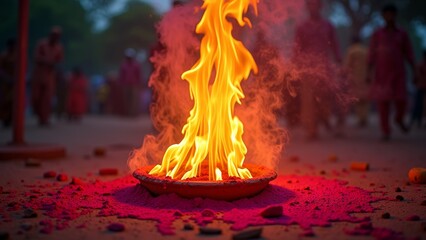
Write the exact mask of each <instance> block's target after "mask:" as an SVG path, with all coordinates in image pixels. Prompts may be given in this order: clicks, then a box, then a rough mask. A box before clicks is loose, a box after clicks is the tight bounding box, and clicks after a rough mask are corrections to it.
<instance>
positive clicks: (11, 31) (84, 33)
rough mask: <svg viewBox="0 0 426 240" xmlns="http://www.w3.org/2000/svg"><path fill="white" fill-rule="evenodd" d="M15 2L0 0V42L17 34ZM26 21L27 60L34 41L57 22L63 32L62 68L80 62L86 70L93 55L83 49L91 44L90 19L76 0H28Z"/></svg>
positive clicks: (30, 56) (87, 49)
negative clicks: (27, 35)
mask: <svg viewBox="0 0 426 240" xmlns="http://www.w3.org/2000/svg"><path fill="white" fill-rule="evenodd" d="M18 4H19V1H16V0H3V1H1V3H0V16H2V17H1V18H2V19H1V21H0V41H1V43H4V42H5V41H6V39H7V38H10V37H14V38H16V37H17V36H16V33H17V26H18ZM29 21H30V22H29V51H28V54H29V61H30V64H31V63H32V60H33V58H32V56H33V53H34V48H35V45H36V44H37V41H39V40H40V39H41V38H44V37H46V36H47V35H48V34H49V32H50V29H51V27H52V26H55V25H57V26H60V27H61V28H62V32H63V36H62V40H63V41H62V42H63V44H64V49H65V61H64V68H65V69H69V68H71V67H72V66H74V65H80V66H83V67H84V69H86V70H89V68H91V66H90V64H91V63H92V62H93V56H92V55H90V54H87V53H88V52H90V49H92V46H93V45H94V42H93V39H92V34H91V28H92V22H91V21H90V20H89V19H88V17H87V15H86V11H85V9H84V8H83V7H82V5H81V4H80V1H78V0H66V1H52V0H36V1H30V16H29Z"/></svg>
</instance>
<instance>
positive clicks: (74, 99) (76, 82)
mask: <svg viewBox="0 0 426 240" xmlns="http://www.w3.org/2000/svg"><path fill="white" fill-rule="evenodd" d="M87 84H88V81H87V78H86V76H85V75H84V74H83V72H82V71H81V70H80V68H78V67H75V68H74V69H73V70H72V72H71V76H70V79H69V84H68V86H69V88H68V99H67V113H68V118H69V120H76V121H79V120H80V119H81V117H82V116H83V114H84V113H86V111H87Z"/></svg>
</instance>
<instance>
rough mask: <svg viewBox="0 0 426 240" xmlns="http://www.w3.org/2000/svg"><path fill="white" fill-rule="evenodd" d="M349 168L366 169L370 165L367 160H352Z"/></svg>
mask: <svg viewBox="0 0 426 240" xmlns="http://www.w3.org/2000/svg"><path fill="white" fill-rule="evenodd" d="M351 169H352V170H356V171H368V169H370V165H369V164H368V163H367V162H352V163H351Z"/></svg>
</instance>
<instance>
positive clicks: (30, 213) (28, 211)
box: [22, 208, 38, 218]
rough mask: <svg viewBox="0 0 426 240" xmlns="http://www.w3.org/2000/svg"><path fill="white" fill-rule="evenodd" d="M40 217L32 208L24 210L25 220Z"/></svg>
mask: <svg viewBox="0 0 426 240" xmlns="http://www.w3.org/2000/svg"><path fill="white" fill-rule="evenodd" d="M37 216H38V214H37V213H36V212H35V211H34V210H32V209H31V208H27V209H25V210H24V215H23V216H22V217H23V218H36V217H37Z"/></svg>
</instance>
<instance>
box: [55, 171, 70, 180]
mask: <svg viewBox="0 0 426 240" xmlns="http://www.w3.org/2000/svg"><path fill="white" fill-rule="evenodd" d="M56 180H58V181H59V182H65V181H68V176H67V175H66V174H63V173H61V174H59V175H58V176H57V177H56Z"/></svg>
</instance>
